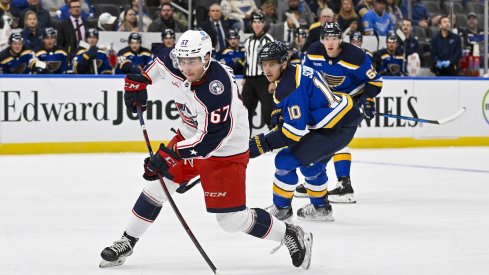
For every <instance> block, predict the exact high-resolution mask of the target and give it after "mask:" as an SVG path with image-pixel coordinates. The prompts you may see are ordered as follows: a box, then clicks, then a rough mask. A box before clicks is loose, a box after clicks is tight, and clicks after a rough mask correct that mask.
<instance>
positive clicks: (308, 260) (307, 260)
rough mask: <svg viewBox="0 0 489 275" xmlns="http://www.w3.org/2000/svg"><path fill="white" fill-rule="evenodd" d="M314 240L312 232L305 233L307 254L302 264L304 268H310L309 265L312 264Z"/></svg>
mask: <svg viewBox="0 0 489 275" xmlns="http://www.w3.org/2000/svg"><path fill="white" fill-rule="evenodd" d="M312 240H313V237H312V233H310V232H309V233H304V245H305V246H306V255H305V256H304V261H303V262H302V264H301V267H302V268H304V269H309V266H311V258H312Z"/></svg>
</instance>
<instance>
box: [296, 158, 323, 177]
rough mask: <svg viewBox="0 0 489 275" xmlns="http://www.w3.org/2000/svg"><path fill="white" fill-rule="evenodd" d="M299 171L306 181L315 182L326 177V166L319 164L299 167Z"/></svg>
mask: <svg viewBox="0 0 489 275" xmlns="http://www.w3.org/2000/svg"><path fill="white" fill-rule="evenodd" d="M300 169H301V173H302V175H304V177H305V178H306V180H315V179H318V178H324V177H326V170H325V169H326V165H325V164H323V163H321V162H317V163H314V164H313V165H308V166H301V167H300Z"/></svg>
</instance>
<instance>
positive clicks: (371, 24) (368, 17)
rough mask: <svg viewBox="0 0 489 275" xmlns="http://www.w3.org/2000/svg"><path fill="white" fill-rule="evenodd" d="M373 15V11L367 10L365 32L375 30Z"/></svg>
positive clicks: (364, 20)
mask: <svg viewBox="0 0 489 275" xmlns="http://www.w3.org/2000/svg"><path fill="white" fill-rule="evenodd" d="M372 15H373V14H372V13H370V12H367V13H366V14H365V15H364V16H363V28H364V31H365V33H373V31H374V25H375V22H374V20H373V17H372Z"/></svg>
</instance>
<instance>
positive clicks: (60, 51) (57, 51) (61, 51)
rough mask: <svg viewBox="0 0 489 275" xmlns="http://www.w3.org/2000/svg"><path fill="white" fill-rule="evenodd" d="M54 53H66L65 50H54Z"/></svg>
mask: <svg viewBox="0 0 489 275" xmlns="http://www.w3.org/2000/svg"><path fill="white" fill-rule="evenodd" d="M54 53H60V54H62V55H68V54H67V53H66V52H65V51H63V50H56V51H55V52H54Z"/></svg>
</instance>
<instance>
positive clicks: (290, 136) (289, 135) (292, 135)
mask: <svg viewBox="0 0 489 275" xmlns="http://www.w3.org/2000/svg"><path fill="white" fill-rule="evenodd" d="M282 133H284V135H285V136H286V137H287V138H289V139H291V140H293V141H299V140H300V139H301V136H298V135H296V134H293V133H292V132H290V131H289V130H287V129H286V128H285V127H282Z"/></svg>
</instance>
